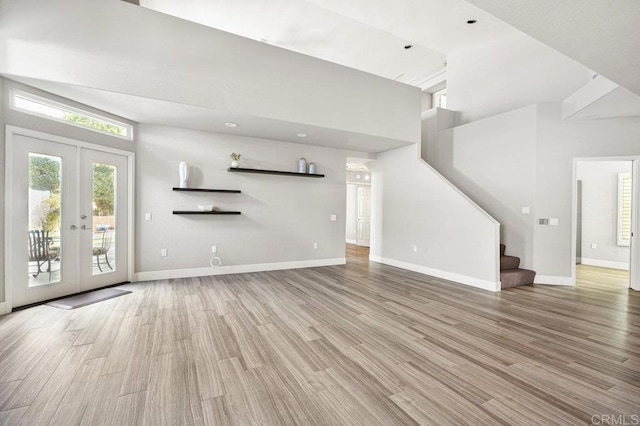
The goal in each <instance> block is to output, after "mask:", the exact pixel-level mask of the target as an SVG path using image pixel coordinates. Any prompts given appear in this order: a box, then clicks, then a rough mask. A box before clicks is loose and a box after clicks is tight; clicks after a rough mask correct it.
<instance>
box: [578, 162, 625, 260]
mask: <svg viewBox="0 0 640 426" xmlns="http://www.w3.org/2000/svg"><path fill="white" fill-rule="evenodd" d="M631 169H632V162H630V161H584V162H579V163H578V167H577V174H576V177H577V179H578V180H581V181H582V247H581V248H582V250H581V254H582V258H583V261H582V263H585V264H596V265H597V264H600V265H605V264H607V263H608V262H613V264H612V265H615V264H620V265H619V266H620V267H623V266H626V267H623V268H622V269H628V268H629V256H630V250H629V247H628V246H626V247H625V246H619V245H618V241H617V240H618V238H617V230H618V228H617V226H618V174H619V173H631ZM592 243H596V244H597V248H595V249H593V248H591V244H592ZM594 261H595V262H594ZM603 261H604V263H603Z"/></svg>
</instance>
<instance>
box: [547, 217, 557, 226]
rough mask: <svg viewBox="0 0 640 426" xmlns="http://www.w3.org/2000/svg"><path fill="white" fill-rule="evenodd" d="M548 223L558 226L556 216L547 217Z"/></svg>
mask: <svg viewBox="0 0 640 426" xmlns="http://www.w3.org/2000/svg"><path fill="white" fill-rule="evenodd" d="M549 225H551V226H558V218H557V217H552V218H550V219H549Z"/></svg>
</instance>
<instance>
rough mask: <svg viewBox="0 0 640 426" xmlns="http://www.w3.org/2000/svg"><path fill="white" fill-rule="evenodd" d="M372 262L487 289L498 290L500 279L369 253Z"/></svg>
mask: <svg viewBox="0 0 640 426" xmlns="http://www.w3.org/2000/svg"><path fill="white" fill-rule="evenodd" d="M369 260H371V261H372V262H377V263H382V264H385V265H389V266H395V267H396V268H401V269H407V270H409V271H413V272H418V273H420V274H425V275H429V276H432V277H436V278H442V279H444V280H448V281H454V282H457V283H460V284H464V285H468V286H471V287H476V288H480V289H483V290H488V291H500V281H497V282H493V281H488V280H481V279H479V278H474V277H469V276H467V275H461V274H456V273H453V272H449V271H443V270H440V269H434V268H429V267H428V266H422V265H416V264H414V263H409V262H403V261H401V260H395V259H389V258H386V257H382V256H374V255H369Z"/></svg>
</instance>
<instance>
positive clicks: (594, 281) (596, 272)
mask: <svg viewBox="0 0 640 426" xmlns="http://www.w3.org/2000/svg"><path fill="white" fill-rule="evenodd" d="M576 285H578V286H588V287H591V288H594V289H595V288H597V289H602V290H606V289H627V288H629V271H625V270H624V269H612V268H602V267H599V266H591V265H576Z"/></svg>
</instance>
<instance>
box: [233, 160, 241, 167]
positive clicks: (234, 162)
mask: <svg viewBox="0 0 640 426" xmlns="http://www.w3.org/2000/svg"><path fill="white" fill-rule="evenodd" d="M239 165H240V164H239V163H238V162H237V161H236V160H233V161H232V162H231V167H232V168H234V169H237V168H238V166H239Z"/></svg>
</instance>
